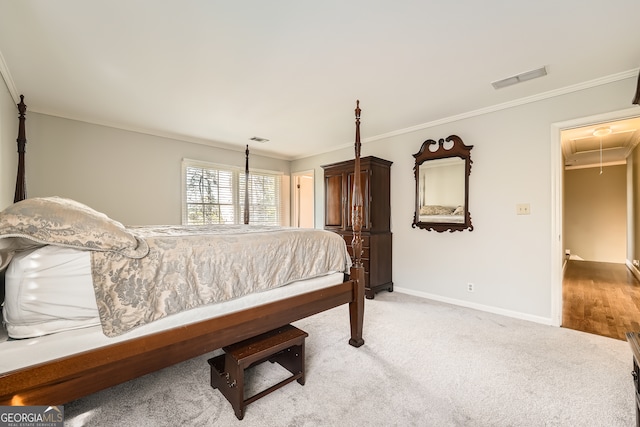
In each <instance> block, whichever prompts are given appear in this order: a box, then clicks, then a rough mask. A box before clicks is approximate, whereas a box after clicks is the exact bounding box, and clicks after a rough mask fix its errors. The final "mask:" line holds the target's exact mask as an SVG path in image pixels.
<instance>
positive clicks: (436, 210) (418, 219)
mask: <svg viewBox="0 0 640 427" xmlns="http://www.w3.org/2000/svg"><path fill="white" fill-rule="evenodd" d="M472 148H473V145H465V144H464V143H463V142H462V139H460V137H458V136H456V135H451V136H449V137H447V139H440V140H438V141H434V140H433V139H428V140H426V141H425V142H423V143H422V147H420V151H418V152H417V153H416V154H414V155H413V157H415V159H416V164H415V166H414V168H413V170H414V174H415V179H416V207H415V209H416V210H415V214H414V217H413V225H412V227H414V228H415V227H418V228H422V229H424V230H435V231H437V232H443V231H447V230H448V231H450V232H453V231H462V230H466V229H468V230H469V231H472V230H473V225H471V214H470V213H469V175H470V174H471V163H473V162H472V161H471V149H472Z"/></svg>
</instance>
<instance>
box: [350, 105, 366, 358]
mask: <svg viewBox="0 0 640 427" xmlns="http://www.w3.org/2000/svg"><path fill="white" fill-rule="evenodd" d="M360 111H361V110H360V101H359V100H358V101H356V110H355V112H356V142H355V147H354V148H355V164H354V168H353V169H354V171H353V193H352V194H353V196H352V197H353V206H352V210H351V223H352V225H353V240H352V242H351V247H352V248H353V266H352V267H351V280H353V281H355V282H356V283H355V286H354V295H353V302H352V303H350V304H349V315H350V317H351V339H350V340H349V344H351V345H352V346H354V347H360V346H361V345H362V344H364V339H363V338H362V325H363V321H364V267H363V265H362V206H363V200H362V189H361V187H362V186H361V183H360V147H361V145H362V144H361V143H360Z"/></svg>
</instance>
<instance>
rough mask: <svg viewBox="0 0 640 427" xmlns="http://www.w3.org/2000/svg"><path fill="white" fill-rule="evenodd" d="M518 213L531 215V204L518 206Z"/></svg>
mask: <svg viewBox="0 0 640 427" xmlns="http://www.w3.org/2000/svg"><path fill="white" fill-rule="evenodd" d="M516 213H517V214H518V215H529V214H530V213H531V206H529V203H518V204H517V205H516Z"/></svg>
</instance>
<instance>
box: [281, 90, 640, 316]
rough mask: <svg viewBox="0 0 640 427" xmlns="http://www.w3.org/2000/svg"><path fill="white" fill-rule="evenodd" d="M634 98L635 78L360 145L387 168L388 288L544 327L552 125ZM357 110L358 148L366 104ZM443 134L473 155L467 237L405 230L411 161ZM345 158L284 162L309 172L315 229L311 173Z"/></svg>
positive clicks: (410, 208)
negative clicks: (525, 210)
mask: <svg viewBox="0 0 640 427" xmlns="http://www.w3.org/2000/svg"><path fill="white" fill-rule="evenodd" d="M507 90H508V89H507ZM634 90H635V81H634V79H626V80H623V81H618V82H614V83H609V84H606V85H601V86H598V87H595V88H590V89H585V90H582V91H578V92H573V93H570V94H566V95H561V96H555V97H552V98H549V99H545V100H541V101H537V102H533V103H529V104H525V105H520V106H516V107H511V108H507V109H503V110H500V111H496V112H492V113H487V114H483V115H479V116H475V117H470V118H465V119H461V120H457V121H454V122H451V123H446V124H442V125H439V126H434V127H431V128H428V129H423V130H419V131H415V132H412V133H407V134H403V135H399V136H393V137H390V138H386V139H382V140H376V141H372V142H368V143H367V142H365V143H364V146H363V149H362V155H363V156H368V155H375V156H377V157H381V158H384V159H387V160H390V161H392V162H393V166H392V167H391V223H392V232H393V242H394V244H393V281H394V284H395V286H396V288H397V289H398V290H402V291H406V292H409V293H414V294H418V295H422V296H426V297H431V298H435V299H439V300H442V301H447V302H452V303H456V304H461V305H467V306H471V307H476V308H480V309H483V310H487V311H494V312H498V313H502V314H507V315H512V316H515V317H520V318H525V319H529V320H534V321H538V322H541V323H549V324H552V323H553V321H552V292H553V290H552V288H551V282H552V263H551V258H552V253H551V252H552V246H553V245H552V243H553V239H558V237H559V236H552V235H551V234H552V208H553V200H552V179H551V176H552V170H551V164H552V153H551V149H552V145H551V140H552V137H551V129H552V124H554V123H558V122H563V121H568V120H571V119H575V118H580V117H585V116H591V115H595V114H599V113H603V112H609V111H616V110H620V109H625V108H629V107H630V106H631V98H632V96H633V93H634ZM360 101H361V103H360V105H361V108H362V126H361V129H362V137H363V140H364V141H366V138H367V98H366V95H362V96H361V97H360ZM638 112H639V113H640V108H639V110H638ZM451 134H455V135H458V136H459V137H461V138H462V140H463V141H464V143H465V144H467V145H473V146H474V148H473V149H472V151H471V157H472V160H473V165H472V168H471V176H470V195H469V210H470V212H471V218H472V223H473V226H474V230H473V231H471V232H469V231H463V232H454V233H448V232H446V233H437V232H434V231H425V230H421V229H417V228H416V229H414V228H411V223H412V218H413V214H414V194H415V182H414V176H413V165H414V162H413V160H414V159H413V156H412V154H414V153H416V152H417V151H418V150H419V149H420V146H421V144H422V142H424V141H425V140H426V139H438V138H446V137H447V136H449V135H451ZM558 140H559V139H558ZM557 150H559V146H558V147H557ZM352 157H353V150H352V149H351V148H345V149H343V150H339V151H336V152H332V153H326V154H322V155H318V156H313V157H309V158H305V159H300V160H296V161H294V162H293V164H292V170H293V171H297V170H307V169H312V168H315V170H316V177H318V178H317V180H316V226H318V227H322V225H323V223H324V211H323V207H324V202H323V198H324V188H323V180H322V176H323V171H322V168H320V165H323V164H328V163H332V162H335V161H341V160H346V159H349V158H352ZM556 173H558V174H559V173H560V171H556ZM518 203H529V204H530V205H531V214H530V215H516V204H518ZM561 225H562V224H559V225H558V227H561ZM559 247H561V246H559ZM558 256H559V255H558ZM554 274H555V273H554ZM469 282H471V283H474V284H475V292H473V293H470V292H468V291H467V283H469Z"/></svg>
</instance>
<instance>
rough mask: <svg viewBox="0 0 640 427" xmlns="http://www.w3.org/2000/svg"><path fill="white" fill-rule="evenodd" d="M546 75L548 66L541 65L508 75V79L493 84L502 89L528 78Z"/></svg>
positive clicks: (495, 87)
mask: <svg viewBox="0 0 640 427" xmlns="http://www.w3.org/2000/svg"><path fill="white" fill-rule="evenodd" d="M546 75H547V68H546V67H541V68H536V69H535V70H531V71H525V72H524V73H520V74H517V75H515V76H511V77H507V78H506V79H502V80H497V81H495V82H492V83H491V85H492V86H493V87H494V89H502V88H503V87H507V86H511V85H515V84H518V83H522V82H526V81H527V80H532V79H536V78H538V77H542V76H546Z"/></svg>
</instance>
